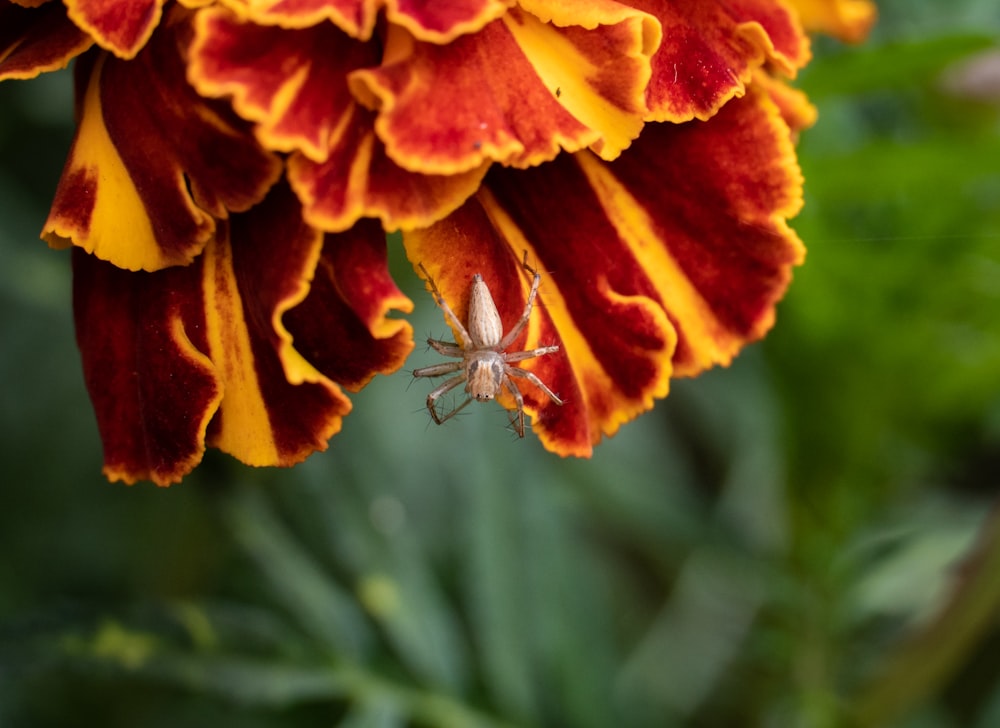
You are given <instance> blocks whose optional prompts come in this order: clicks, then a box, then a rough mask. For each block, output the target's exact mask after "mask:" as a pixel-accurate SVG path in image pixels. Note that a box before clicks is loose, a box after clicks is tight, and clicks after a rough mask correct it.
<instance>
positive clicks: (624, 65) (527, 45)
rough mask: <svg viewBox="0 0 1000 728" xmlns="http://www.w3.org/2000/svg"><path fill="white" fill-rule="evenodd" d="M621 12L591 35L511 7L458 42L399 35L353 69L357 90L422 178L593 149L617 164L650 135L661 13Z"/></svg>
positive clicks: (389, 141)
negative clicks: (646, 120) (376, 62)
mask: <svg viewBox="0 0 1000 728" xmlns="http://www.w3.org/2000/svg"><path fill="white" fill-rule="evenodd" d="M613 5H614V7H615V9H616V10H617V12H615V13H606V14H604V15H599V17H598V18H597V20H598V21H599V22H598V24H597V25H596V26H595V27H594V28H592V29H586V28H581V27H579V26H570V27H567V28H561V27H558V26H556V25H554V24H550V23H544V22H542V21H541V20H539V19H538V18H536V17H535V16H533V15H531V14H529V13H525V12H522V11H520V10H518V9H511V10H510V11H509V12H508V13H507V14H506V15H504V17H503V18H502V19H501V20H498V21H495V22H493V23H491V24H489V25H487V26H486V27H485V28H483V29H482V30H481V31H479V32H478V33H475V34H472V35H466V36H463V37H461V38H458V39H456V40H454V41H452V42H451V43H449V44H448V45H438V44H434V43H425V42H419V41H417V40H416V39H415V38H414V37H413V36H411V35H410V34H409V33H407V32H405V31H402V30H399V29H391V31H390V33H389V37H388V40H387V42H386V57H385V60H384V61H383V63H382V65H381V66H380V67H378V68H370V69H363V70H359V71H356V72H354V73H353V74H352V76H351V86H352V88H353V89H354V91H355V94H356V95H357V96H358V98H359V99H360V100H362V102H364V103H366V105H368V106H369V107H371V108H375V109H378V111H379V116H378V120H377V121H376V125H375V129H376V132H377V133H378V135H379V137H380V138H381V139H382V141H383V142H384V143H385V145H386V150H387V153H388V154H389V156H390V157H391V158H392V159H393V161H395V162H396V163H397V164H399V165H400V166H401V167H404V168H406V169H409V170H412V171H416V172H422V173H424V174H454V173H457V172H464V171H467V170H469V169H473V168H475V167H478V166H480V165H481V164H482V163H483V162H484V161H487V160H492V161H497V162H500V163H502V164H505V165H509V166H516V167H527V166H531V165H535V164H540V163H542V162H544V161H548V160H550V159H552V158H554V157H555V155H556V154H558V153H559V151H560V150H568V151H576V150H578V149H583V148H585V147H587V146H592V148H593V149H594V150H595V151H598V152H599V153H601V154H602V155H603V156H605V157H606V158H608V159H611V158H614V157H615V156H617V155H618V154H619V153H620V152H621V150H622V149H623V148H624V147H626V146H628V144H629V143H630V142H631V141H632V139H633V138H635V137H636V136H637V135H638V134H639V131H640V130H641V128H642V117H643V116H644V115H645V101H644V98H643V93H644V89H645V85H646V83H647V81H648V80H649V76H650V67H649V59H650V56H651V55H652V53H653V52H654V51H655V50H656V46H657V44H658V43H659V33H658V27H657V26H656V23H655V21H654V20H653V19H652V18H651V17H649V16H648V15H646V14H644V13H640V12H637V11H634V10H632V9H630V8H626V7H624V6H620V5H617V4H613Z"/></svg>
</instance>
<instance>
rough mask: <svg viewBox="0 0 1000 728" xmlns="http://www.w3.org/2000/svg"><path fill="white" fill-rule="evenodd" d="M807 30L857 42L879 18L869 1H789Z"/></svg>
mask: <svg viewBox="0 0 1000 728" xmlns="http://www.w3.org/2000/svg"><path fill="white" fill-rule="evenodd" d="M789 3H790V4H791V5H793V6H794V7H795V9H796V10H798V13H799V17H800V18H801V20H802V24H803V25H804V26H805V27H806V30H810V31H817V32H821V33H827V34H828V35H832V36H834V37H836V38H840V39H841V40H843V41H846V42H848V43H860V42H861V41H863V40H864V39H865V38H866V37H867V36H868V32H869V31H870V30H871V28H872V26H873V25H874V24H875V21H876V20H877V19H878V8H877V7H876V6H875V3H873V2H870V0H789Z"/></svg>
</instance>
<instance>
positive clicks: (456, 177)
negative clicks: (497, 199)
mask: <svg viewBox="0 0 1000 728" xmlns="http://www.w3.org/2000/svg"><path fill="white" fill-rule="evenodd" d="M373 121H374V119H373V114H372V112H370V111H367V110H365V109H363V108H361V107H360V106H355V107H354V109H353V111H352V114H351V117H350V119H349V120H348V122H347V124H346V125H345V126H344V129H343V133H342V136H340V137H339V138H338V140H337V143H336V144H335V145H334V147H333V149H332V150H331V155H330V157H329V158H328V159H327V160H326V161H325V162H322V163H321V164H317V163H316V162H313V161H312V160H310V159H307V158H306V157H305V156H304V155H302V154H298V153H296V154H293V155H292V156H291V157H290V158H289V160H288V180H289V182H291V184H292V187H293V188H294V189H295V193H296V194H297V195H298V196H299V199H300V200H302V203H303V205H304V211H303V214H304V215H305V217H306V220H308V221H309V223H310V224H312V225H315V226H316V227H318V228H321V229H323V230H330V231H333V232H339V231H342V230H346V229H348V228H350V227H351V226H352V225H353V224H354V223H355V222H356V221H357V220H359V219H360V218H362V217H375V218H379V219H380V220H381V221H382V225H383V226H384V227H385V229H386V230H390V231H392V230H398V229H400V228H410V227H417V226H421V225H429V224H430V223H432V222H434V221H436V220H440V219H441V218H442V217H443V216H445V215H447V214H448V213H450V212H452V211H453V210H455V209H456V208H458V206H459V205H461V204H462V203H463V202H464V201H465V200H467V199H468V198H469V196H470V195H472V194H473V193H474V192H475V191H476V189H477V188H478V187H479V183H480V182H481V181H482V179H483V176H484V175H485V174H486V170H487V169H488V168H489V163H488V162H485V163H483V164H482V165H480V166H479V167H478V168H476V169H472V170H469V171H468V172H463V173H461V174H453V175H423V174H417V173H415V172H407V171H406V170H405V169H401V168H399V167H397V166H396V164H395V163H394V162H393V161H392V160H390V159H389V157H388V156H386V153H385V147H383V146H382V142H381V141H379V139H378V137H377V136H375V131H374V129H373Z"/></svg>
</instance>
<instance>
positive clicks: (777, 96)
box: [753, 71, 819, 141]
mask: <svg viewBox="0 0 1000 728" xmlns="http://www.w3.org/2000/svg"><path fill="white" fill-rule="evenodd" d="M753 85H754V86H755V87H756V88H757V89H759V90H761V91H764V92H765V93H767V95H768V96H770V97H771V101H773V102H774V103H775V104H776V105H777V107H778V110H779V111H780V112H781V118H782V119H784V121H785V123H786V124H787V125H788V128H789V129H790V130H791V132H792V139H793V140H796V141H797V140H798V134H799V132H800V131H802V130H804V129H808V128H809V127H811V126H812V125H813V124H815V123H816V120H817V119H818V118H819V111H817V109H816V107H815V106H813V105H812V103H811V102H810V101H809V97H808V96H806V95H805V93H804V92H803V91H801V90H800V89H797V88H794V87H792V86H789V85H788V83H786V82H785V81H784V80H783V79H780V78H776V77H775V76H772V75H771V74H769V73H767V72H765V71H757V72H756V73H755V74H754V75H753Z"/></svg>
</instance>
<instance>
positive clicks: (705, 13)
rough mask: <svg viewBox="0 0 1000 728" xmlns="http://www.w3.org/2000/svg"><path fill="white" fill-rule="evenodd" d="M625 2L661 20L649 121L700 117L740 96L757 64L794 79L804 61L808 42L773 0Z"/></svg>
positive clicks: (648, 92)
mask: <svg viewBox="0 0 1000 728" xmlns="http://www.w3.org/2000/svg"><path fill="white" fill-rule="evenodd" d="M632 4H634V5H635V6H636V7H638V8H641V9H643V10H645V11H647V12H649V13H651V14H652V15H654V16H655V17H657V18H658V19H659V20H660V23H661V24H662V25H663V43H662V44H661V45H660V49H659V51H658V52H657V53H656V55H655V56H654V57H653V77H652V80H651V81H650V83H649V87H648V89H647V92H646V98H647V103H648V104H649V108H650V115H649V118H650V119H652V120H655V121H673V122H682V121H687V120H689V119H708V118H710V117H711V116H712V115H713V114H714V113H715V112H716V111H718V109H719V108H721V107H722V105H723V104H725V103H726V102H727V101H729V99H731V98H733V97H739V96H742V95H743V94H744V93H745V89H746V84H748V83H749V82H750V80H751V77H752V75H753V73H754V71H755V70H756V69H758V68H760V67H761V66H762V65H764V64H765V63H766V64H769V65H771V66H773V67H775V69H776V70H778V71H779V72H781V73H782V74H783V75H785V76H794V75H795V72H796V70H797V69H799V68H801V67H802V66H804V65H805V64H806V63H807V62H808V60H809V58H810V52H809V40H808V38H807V37H806V36H805V35H804V34H803V33H802V30H801V28H800V26H799V24H798V22H797V20H796V19H795V17H794V16H793V15H792V13H791V12H790V11H789V10H788V9H787V8H786V7H785V6H784V5H783V4H782V3H777V2H774V0H718V1H717V2H687V3H678V2H674V1H673V0H635V1H634V2H633V3H632Z"/></svg>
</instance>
